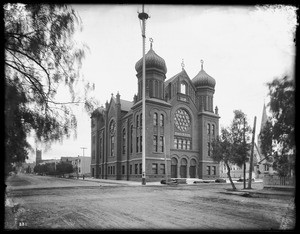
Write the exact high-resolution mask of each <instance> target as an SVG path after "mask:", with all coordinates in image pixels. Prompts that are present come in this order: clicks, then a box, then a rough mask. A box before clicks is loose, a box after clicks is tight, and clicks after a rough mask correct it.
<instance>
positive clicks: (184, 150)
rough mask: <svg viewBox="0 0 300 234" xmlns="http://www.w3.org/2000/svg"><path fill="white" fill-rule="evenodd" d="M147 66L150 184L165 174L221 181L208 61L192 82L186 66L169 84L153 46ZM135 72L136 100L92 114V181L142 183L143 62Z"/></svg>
mask: <svg viewBox="0 0 300 234" xmlns="http://www.w3.org/2000/svg"><path fill="white" fill-rule="evenodd" d="M145 61H146V116H145V118H146V149H145V150H146V152H145V154H146V180H147V181H159V180H160V179H162V178H164V177H165V172H167V175H168V177H171V178H200V179H215V178H217V177H219V164H218V163H216V162H213V160H212V159H211V157H210V154H211V142H212V139H213V138H214V137H216V136H217V134H218V132H219V118H220V117H219V115H218V108H217V107H215V110H214V106H213V95H214V92H215V84H216V82H215V79H214V78H212V77H211V76H209V75H208V74H207V73H206V72H205V71H204V70H203V61H201V63H202V64H201V70H200V71H199V73H198V74H197V75H196V76H195V77H194V78H193V79H190V77H189V76H188V74H187V73H186V71H185V70H184V65H183V64H182V71H180V72H179V73H178V74H176V75H175V76H173V77H171V78H169V79H167V77H166V73H167V67H166V63H165V61H164V59H163V58H161V57H160V56H158V55H157V54H156V53H155V52H154V50H153V48H152V43H151V48H150V50H149V51H148V53H147V54H146V55H145ZM135 69H136V72H137V74H136V77H137V86H138V93H137V95H134V98H133V101H126V100H122V99H121V98H120V94H119V93H118V94H117V95H116V97H114V96H113V95H112V97H111V99H110V102H106V104H105V107H99V108H97V109H96V110H95V111H94V112H93V113H92V115H91V156H92V157H91V175H92V176H93V177H96V178H103V179H117V180H141V176H142V150H144V146H143V145H142V58H141V59H140V60H139V61H138V62H137V63H136V65H135ZM165 162H166V163H165ZM165 164H166V165H165Z"/></svg>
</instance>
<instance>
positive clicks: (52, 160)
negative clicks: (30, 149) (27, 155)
mask: <svg viewBox="0 0 300 234" xmlns="http://www.w3.org/2000/svg"><path fill="white" fill-rule="evenodd" d="M59 161H60V160H59V159H44V160H42V162H40V163H39V164H40V165H44V164H46V163H58V162H59Z"/></svg>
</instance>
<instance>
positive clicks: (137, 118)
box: [136, 115, 139, 128]
mask: <svg viewBox="0 0 300 234" xmlns="http://www.w3.org/2000/svg"><path fill="white" fill-rule="evenodd" d="M138 127H139V115H137V116H136V128H138Z"/></svg>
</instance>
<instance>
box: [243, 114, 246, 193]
mask: <svg viewBox="0 0 300 234" xmlns="http://www.w3.org/2000/svg"><path fill="white" fill-rule="evenodd" d="M245 125H246V119H245V118H244V136H243V137H244V146H245V145H246V136H245V134H246V129H245V127H246V126H245ZM245 188H246V157H245V158H244V189H245Z"/></svg>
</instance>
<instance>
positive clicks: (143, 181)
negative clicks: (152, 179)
mask: <svg viewBox="0 0 300 234" xmlns="http://www.w3.org/2000/svg"><path fill="white" fill-rule="evenodd" d="M138 17H139V19H140V20H141V21H142V37H143V82H142V84H143V91H142V94H143V97H142V116H143V118H142V122H143V123H142V147H143V148H142V185H146V61H145V39H146V20H147V19H148V18H149V15H148V14H147V13H145V12H144V4H143V6H142V12H141V13H139V15H138Z"/></svg>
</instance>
